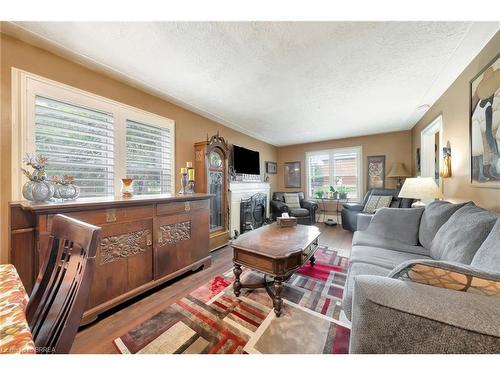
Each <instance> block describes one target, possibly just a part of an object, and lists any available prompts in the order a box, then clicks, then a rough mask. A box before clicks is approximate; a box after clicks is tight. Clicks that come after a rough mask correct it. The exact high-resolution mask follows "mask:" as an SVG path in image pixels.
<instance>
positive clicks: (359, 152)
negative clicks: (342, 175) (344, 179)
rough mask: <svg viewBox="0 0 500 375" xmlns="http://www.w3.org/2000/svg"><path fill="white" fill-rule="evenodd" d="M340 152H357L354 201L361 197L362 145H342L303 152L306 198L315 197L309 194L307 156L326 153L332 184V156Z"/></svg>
mask: <svg viewBox="0 0 500 375" xmlns="http://www.w3.org/2000/svg"><path fill="white" fill-rule="evenodd" d="M342 153H356V154H357V161H356V173H357V178H356V184H357V186H358V189H357V197H356V198H355V200H356V201H359V200H360V199H361V197H362V196H363V190H364V186H363V173H362V170H363V147H362V146H354V147H342V148H332V149H326V150H315V151H308V152H306V153H305V164H306V194H305V195H306V198H307V199H315V197H313V196H311V178H310V177H311V176H310V170H309V169H310V168H309V167H310V162H309V158H310V157H311V156H315V155H324V154H328V156H329V160H328V173H329V176H328V178H329V184H330V185H333V181H335V176H336V173H335V168H334V158H333V156H334V155H335V154H342Z"/></svg>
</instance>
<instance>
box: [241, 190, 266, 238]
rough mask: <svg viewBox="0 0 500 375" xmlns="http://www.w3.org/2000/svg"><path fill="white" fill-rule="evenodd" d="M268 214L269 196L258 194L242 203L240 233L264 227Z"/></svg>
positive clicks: (243, 200)
mask: <svg viewBox="0 0 500 375" xmlns="http://www.w3.org/2000/svg"><path fill="white" fill-rule="evenodd" d="M266 213H267V195H266V194H263V193H257V194H254V195H252V196H251V197H250V198H247V199H242V200H241V203H240V233H245V232H247V231H249V230H252V229H256V228H259V227H261V226H262V225H264V222H265V221H266Z"/></svg>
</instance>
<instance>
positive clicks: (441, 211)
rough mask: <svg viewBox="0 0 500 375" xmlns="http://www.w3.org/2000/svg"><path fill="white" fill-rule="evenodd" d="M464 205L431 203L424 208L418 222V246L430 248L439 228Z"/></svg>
mask: <svg viewBox="0 0 500 375" xmlns="http://www.w3.org/2000/svg"><path fill="white" fill-rule="evenodd" d="M465 204H466V203H459V204H453V203H450V202H446V201H433V202H431V203H429V204H428V205H427V207H425V210H424V213H423V214H422V219H421V220H420V229H419V231H418V239H419V241H420V244H421V245H422V246H423V247H425V248H426V249H430V248H431V243H432V240H433V239H434V237H435V236H436V233H437V232H438V230H439V228H441V226H442V225H443V224H444V223H446V222H447V221H448V219H449V218H450V217H451V215H453V214H454V213H455V212H456V211H457V210H458V209H460V208H461V207H463V206H464V205H465Z"/></svg>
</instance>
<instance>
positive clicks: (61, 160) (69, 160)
mask: <svg viewBox="0 0 500 375" xmlns="http://www.w3.org/2000/svg"><path fill="white" fill-rule="evenodd" d="M35 147H36V153H37V154H40V155H44V156H46V157H47V158H48V162H47V169H46V171H47V175H48V176H49V177H50V176H52V175H72V176H75V184H76V185H78V186H79V187H80V189H81V192H80V196H82V197H98V196H106V195H113V166H114V133H113V115H112V114H110V113H106V112H103V111H99V110H95V109H91V108H85V107H82V106H79V105H75V104H71V103H65V102H62V101H59V100H54V99H49V98H46V97H43V96H38V95H37V96H36V97H35Z"/></svg>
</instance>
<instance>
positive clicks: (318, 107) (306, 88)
mask: <svg viewBox="0 0 500 375" xmlns="http://www.w3.org/2000/svg"><path fill="white" fill-rule="evenodd" d="M499 25H500V23H498V22H492V23H477V22H475V23H472V22H147V23H138V22H136V23H134V22H104V23H95V22H16V23H15V25H13V27H15V26H17V29H20V28H22V29H24V31H29V32H30V33H34V34H36V35H37V36H38V37H43V38H44V39H45V41H46V42H48V43H49V44H51V45H52V46H54V48H57V49H60V50H65V51H66V54H68V51H71V52H69V53H71V54H72V55H73V54H74V57H75V58H77V60H78V61H80V62H82V63H84V64H88V65H91V66H93V67H94V68H97V69H102V70H104V71H106V72H108V73H110V74H112V75H114V76H118V77H120V78H121V79H124V80H126V81H128V82H131V83H133V84H135V85H137V86H139V87H141V88H143V89H145V90H147V91H150V92H154V93H155V94H156V95H159V96H162V97H165V98H167V99H169V100H171V101H173V102H175V103H177V104H180V105H181V106H184V107H186V108H189V109H191V110H194V111H196V112H198V113H200V114H203V115H205V116H207V117H209V118H212V119H214V120H216V121H219V122H221V123H223V124H225V125H227V126H229V127H232V128H234V129H236V130H239V131H242V132H244V133H246V134H249V135H252V136H254V137H256V138H258V139H261V140H263V141H266V142H269V143H271V144H274V145H277V146H281V145H289V144H296V143H305V142H312V141H320V140H327V139H335V138H345V137H351V136H357V135H363V134H374V133H382V132H388V131H395V130H403V129H409V128H411V127H412V126H413V125H414V124H415V123H416V122H417V121H418V120H419V119H420V118H421V116H422V115H423V114H424V113H425V111H426V108H427V107H426V106H425V105H426V104H427V105H432V104H433V103H434V101H435V100H436V99H437V98H439V96H440V95H441V94H442V93H443V92H444V91H445V90H446V89H447V88H448V87H449V85H450V84H451V83H452V82H453V81H454V80H455V79H456V77H457V76H458V75H459V74H460V72H462V70H463V69H464V68H465V67H466V66H467V64H468V63H469V62H470V61H471V60H472V58H473V57H474V56H475V55H477V53H478V52H479V51H480V50H481V49H482V48H483V47H484V45H485V44H486V43H487V42H488V41H489V40H490V39H491V38H492V37H493V35H494V34H495V33H496V32H497V31H498V30H499ZM421 106H424V107H423V108H422V107H421ZM419 107H420V108H419Z"/></svg>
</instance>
